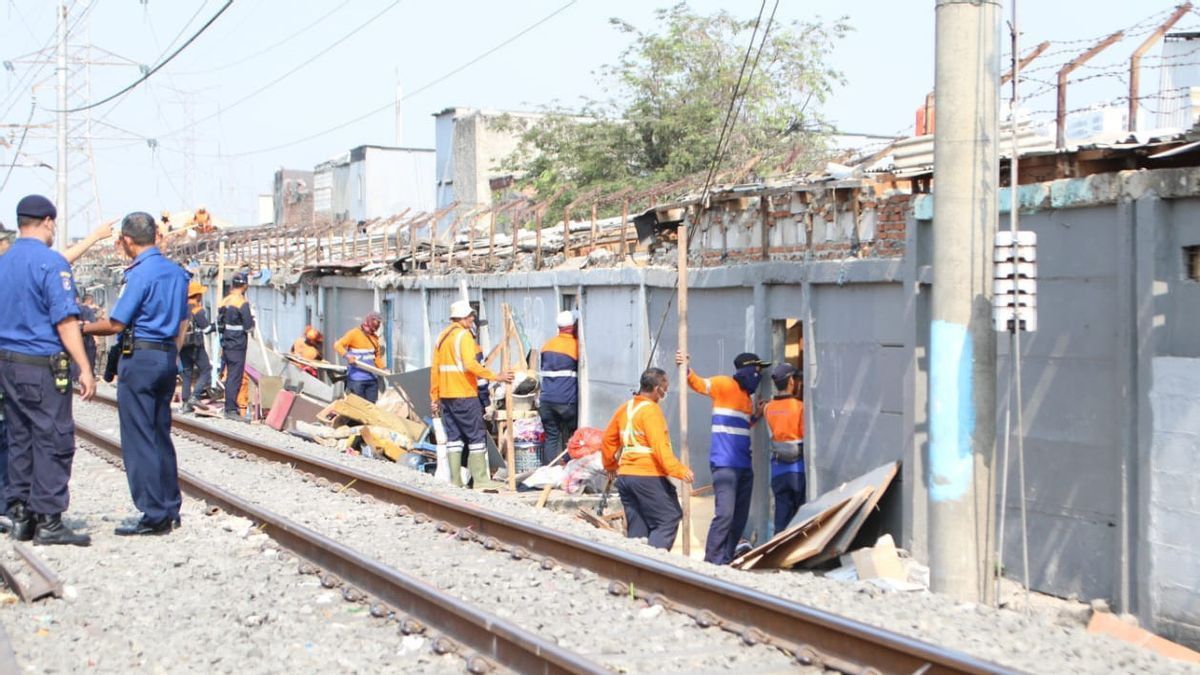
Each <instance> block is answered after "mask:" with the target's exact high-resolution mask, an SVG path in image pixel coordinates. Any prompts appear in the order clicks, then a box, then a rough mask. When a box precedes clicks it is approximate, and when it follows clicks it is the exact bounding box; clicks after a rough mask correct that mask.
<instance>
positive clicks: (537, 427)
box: [513, 417, 546, 443]
mask: <svg viewBox="0 0 1200 675" xmlns="http://www.w3.org/2000/svg"><path fill="white" fill-rule="evenodd" d="M513 440H514V441H516V442H517V443H541V442H543V441H545V440H546V430H545V429H544V428H543V427H542V418H540V417H519V418H517V419H515V420H513Z"/></svg>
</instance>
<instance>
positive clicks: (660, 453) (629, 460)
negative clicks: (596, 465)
mask: <svg viewBox="0 0 1200 675" xmlns="http://www.w3.org/2000/svg"><path fill="white" fill-rule="evenodd" d="M601 453H602V455H601V458H602V459H603V461H604V468H605V469H607V470H608V471H616V472H617V473H618V474H620V475H622V476H672V477H674V478H679V479H683V478H684V477H685V476H687V467H685V466H684V465H683V464H682V463H681V462H680V461H679V460H678V459H677V458H676V457H675V451H674V450H673V449H672V448H671V437H670V435H669V433H668V431H667V418H666V417H664V416H663V412H662V408H660V407H658V404H657V403H655V402H654V401H652V400H650V399H649V398H646V397H645V396H642V395H640V394H639V395H637V396H634V397H633V398H632V399H630V400H629V401H626V402H625V404H624V405H622V406H621V407H619V408H617V411H616V412H615V413H613V416H612V419H611V420H609V423H608V427H607V428H606V429H605V430H604V444H603V446H602V447H601ZM618 453H619V454H618Z"/></svg>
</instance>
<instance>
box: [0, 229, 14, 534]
mask: <svg viewBox="0 0 1200 675" xmlns="http://www.w3.org/2000/svg"><path fill="white" fill-rule="evenodd" d="M14 234H16V233H15V232H13V231H12V230H9V229H5V227H4V223H0V256H2V255H4V254H5V253H8V249H9V248H11V247H12V241H13V235H14ZM5 485H8V429H7V425H6V424H5V423H4V404H3V397H2V396H0V496H3V494H4V486H5ZM7 521H8V517H7V516H0V532H7V531H8V530H9V528H10V527H11V526H12V523H9V522H7Z"/></svg>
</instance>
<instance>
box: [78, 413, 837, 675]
mask: <svg viewBox="0 0 1200 675" xmlns="http://www.w3.org/2000/svg"><path fill="white" fill-rule="evenodd" d="M76 418H77V419H78V420H80V421H81V422H84V423H88V424H91V425H93V426H95V427H99V428H102V429H103V430H104V431H105V432H106V433H109V432H111V433H112V434H113V435H115V429H112V426H113V425H112V412H111V409H107V410H105V409H97V408H96V407H88V408H87V409H86V410H85V409H84V407H83V406H79V409H77V411H76ZM176 447H177V448H178V452H179V460H180V466H181V467H182V468H183V469H185V470H187V471H189V472H191V473H193V474H194V475H196V476H198V477H199V478H202V479H204V480H207V481H209V482H212V483H216V484H217V485H220V486H221V487H223V488H225V489H227V490H230V491H232V492H234V493H235V494H238V495H239V496H241V497H243V498H244V499H248V500H250V501H252V502H255V503H257V504H260V505H262V506H265V507H267V508H269V509H270V510H272V511H274V512H275V513H278V514H280V515H283V516H285V517H287V518H289V519H291V520H293V521H295V522H296V523H299V524H301V525H304V526H305V527H308V528H311V529H313V530H315V531H317V532H320V533H321V534H324V535H326V536H328V537H330V538H332V539H335V540H337V541H338V542H339V543H342V544H344V545H346V546H348V547H350V548H352V549H354V550H356V551H358V552H360V553H362V554H365V555H368V556H370V557H372V558H374V559H376V560H379V561H380V562H382V563H384V564H387V565H390V566H392V567H394V568H396V569H399V570H403V571H404V572H405V573H407V574H410V575H413V576H415V577H418V578H420V579H422V580H425V581H427V582H430V583H431V584H432V585H434V586H436V587H438V588H440V589H441V590H443V591H446V592H448V593H450V594H452V595H454V596H456V597H458V598H460V599H461V600H464V601H466V602H468V603H470V604H472V605H475V606H477V607H479V608H480V609H483V610H485V611H488V612H491V613H493V614H495V615H496V616H498V617H500V618H501V619H505V620H509V621H512V622H514V623H516V624H517V625H519V626H521V627H523V628H525V629H526V630H529V631H531V632H534V633H537V634H538V635H541V636H543V637H547V638H550V639H552V640H553V641H554V642H556V643H557V644H558V645H559V646H561V647H564V648H566V649H569V650H571V651H574V652H577V653H580V654H583V655H585V656H587V657H589V658H591V659H592V660H594V661H596V662H598V663H601V664H603V665H605V666H608V667H610V668H612V669H613V670H615V671H617V672H631V673H636V672H676V673H696V672H756V673H760V672H768V673H769V672H781V673H782V672H797V671H798V670H799V667H798V666H797V664H796V662H795V660H794V659H793V658H792V657H790V656H789V655H787V654H784V653H783V652H780V651H779V650H777V649H775V648H772V647H768V646H762V645H758V646H746V645H744V644H742V642H741V639H740V638H739V637H738V636H737V635H734V634H731V633H728V632H725V631H722V630H719V629H703V628H700V627H699V626H697V624H696V622H695V621H694V620H693V619H691V618H690V617H687V616H685V615H682V614H679V613H675V612H669V611H665V610H663V608H660V607H647V606H646V605H645V603H643V602H641V601H634V600H631V599H630V598H629V597H628V596H613V595H611V594H610V593H609V592H608V586H609V584H608V581H607V580H605V579H601V578H599V577H597V576H596V575H595V574H592V573H590V572H587V571H585V570H575V569H565V568H562V567H560V566H555V567H553V568H551V569H548V570H547V569H544V568H543V567H542V565H540V564H539V562H538V561H535V560H529V559H516V558H514V557H513V556H511V555H509V554H506V553H501V552H498V551H490V550H487V549H486V548H484V547H483V546H482V545H480V544H479V543H474V542H465V541H460V540H459V539H457V538H456V537H454V536H453V535H452V534H450V533H446V532H440V531H438V529H437V527H436V524H435V523H432V522H427V521H425V518H424V517H417V518H414V517H411V516H402V515H400V510H399V509H397V508H395V507H392V506H388V505H384V504H380V503H377V502H375V501H373V500H370V499H364V498H361V497H357V496H355V495H353V494H350V493H349V491H347V492H345V493H343V492H340V491H335V489H334V488H332V487H331V486H327V485H324V484H323V481H322V484H318V483H317V482H309V481H308V480H306V479H305V478H304V477H303V476H301V474H299V473H298V472H296V471H293V470H291V469H289V468H288V467H286V466H284V465H281V464H273V463H264V462H249V461H247V460H244V459H236V458H234V457H232V456H230V455H226V454H222V453H220V452H218V451H216V450H212V449H210V448H208V447H205V446H203V445H201V444H199V443H196V442H193V441H188V440H177V441H176ZM418 521H425V522H418ZM255 536H262V537H264V538H265V536H266V535H255ZM434 628H435V629H436V626H435V627H434ZM396 641H397V639H395V638H393V642H396ZM800 672H803V671H800ZM814 672H815V671H814Z"/></svg>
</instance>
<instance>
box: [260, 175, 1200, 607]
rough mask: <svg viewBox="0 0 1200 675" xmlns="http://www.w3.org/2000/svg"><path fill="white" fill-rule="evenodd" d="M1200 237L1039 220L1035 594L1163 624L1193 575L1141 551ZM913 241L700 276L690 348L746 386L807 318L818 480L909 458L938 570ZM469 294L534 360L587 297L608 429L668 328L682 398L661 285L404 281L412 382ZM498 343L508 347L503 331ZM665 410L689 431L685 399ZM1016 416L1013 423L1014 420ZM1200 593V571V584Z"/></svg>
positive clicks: (1151, 220) (915, 503) (1189, 339)
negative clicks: (1161, 616) (741, 358)
mask: <svg viewBox="0 0 1200 675" xmlns="http://www.w3.org/2000/svg"><path fill="white" fill-rule="evenodd" d="M1079 185H1084V184H1083V183H1082V182H1080V183H1078V184H1076V183H1070V184H1069V185H1066V186H1065V187H1061V189H1060V187H1055V188H1053V189H1050V188H1046V187H1041V186H1030V187H1031V189H1032V188H1036V189H1039V190H1043V191H1045V192H1046V193H1047V194H1049V193H1053V194H1056V195H1059V196H1058V197H1055V199H1061V200H1062V201H1063V202H1064V203H1066V202H1070V201H1071V200H1072V199H1075V200H1077V199H1079V197H1078V195H1080V194H1086V193H1087V192H1088V190H1087V189H1085V188H1086V185H1085V186H1084V188H1080V187H1079ZM1023 189H1024V188H1023ZM1095 194H1099V192H1096V193H1095ZM1063 195H1066V197H1063ZM917 204H918V208H917V213H918V215H920V214H922V213H926V212H927V211H928V209H927V208H926V207H922V206H920V200H918V202H917ZM1072 206H1074V204H1072ZM1198 223H1200V200H1198V199H1196V198H1194V197H1193V198H1188V199H1185V200H1179V199H1175V200H1160V199H1158V198H1157V197H1154V196H1151V195H1147V196H1144V197H1141V198H1139V199H1136V200H1133V201H1129V200H1128V199H1126V201H1122V202H1118V203H1116V204H1113V203H1111V202H1110V203H1107V204H1105V205H1102V206H1091V207H1085V208H1081V207H1075V208H1058V209H1054V210H1051V209H1048V208H1044V209H1043V210H1041V211H1038V212H1032V213H1029V214H1026V215H1025V216H1024V217H1023V224H1024V226H1025V227H1028V228H1030V229H1033V230H1035V231H1036V232H1037V233H1038V235H1039V266H1040V272H1041V280H1040V286H1039V303H1040V312H1039V317H1040V324H1041V325H1040V330H1039V331H1038V332H1037V333H1036V334H1033V335H1029V336H1027V337H1026V340H1025V343H1024V348H1023V365H1024V391H1023V395H1024V400H1025V402H1026V466H1027V480H1028V484H1029V492H1028V497H1027V505H1028V507H1029V510H1030V514H1029V515H1030V542H1031V544H1032V551H1031V563H1032V568H1033V570H1032V571H1033V580H1034V586H1035V588H1037V589H1039V590H1044V591H1049V592H1052V593H1056V594H1060V595H1066V594H1070V593H1076V594H1079V595H1080V596H1081V597H1085V598H1088V597H1105V598H1109V599H1112V600H1115V601H1116V602H1117V604H1118V606H1121V607H1126V608H1129V609H1134V610H1136V611H1141V612H1143V613H1145V612H1149V611H1150V610H1151V606H1150V603H1149V601H1147V600H1145V599H1144V598H1145V597H1149V595H1150V594H1151V590H1150V587H1149V584H1148V582H1146V581H1145V579H1146V578H1147V576H1148V574H1149V573H1150V571H1151V570H1153V571H1154V573H1155V574H1157V575H1159V577H1158V578H1157V579H1158V580H1157V581H1156V582H1155V584H1156V585H1155V586H1154V589H1158V590H1154V591H1153V592H1154V593H1158V592H1161V589H1163V588H1169V586H1170V580H1171V579H1175V578H1177V577H1179V573H1178V571H1177V570H1174V569H1172V568H1171V567H1169V566H1166V565H1165V563H1164V562H1163V561H1161V560H1159V561H1157V562H1156V561H1155V559H1154V555H1156V554H1154V553H1152V552H1150V551H1147V550H1146V548H1147V547H1145V546H1143V544H1144V543H1145V541H1146V537H1147V536H1148V535H1147V531H1148V529H1149V528H1150V527H1151V524H1150V522H1149V517H1148V515H1147V514H1148V512H1149V511H1150V508H1151V507H1150V490H1151V489H1152V488H1151V482H1150V481H1149V479H1148V477H1147V476H1148V474H1149V472H1150V469H1148V468H1146V467H1149V466H1150V458H1151V455H1150V447H1151V443H1152V438H1153V434H1155V433H1157V432H1158V427H1156V426H1155V425H1156V424H1157V422H1156V421H1155V420H1154V419H1153V414H1152V411H1151V409H1150V404H1149V401H1150V394H1151V387H1152V381H1151V378H1150V375H1149V373H1150V359H1151V358H1152V357H1153V356H1154V355H1155V354H1165V355H1166V354H1169V355H1172V356H1183V357H1196V356H1198V355H1200V322H1198V321H1196V319H1195V316H1196V315H1197V314H1198V312H1200V284H1197V283H1196V282H1193V281H1188V280H1186V279H1185V278H1184V271H1183V263H1182V260H1183V258H1182V247H1184V246H1190V245H1200V224H1198ZM908 237H909V238H908V242H907V243H908V250H909V251H911V252H913V255H911V256H910V257H908V258H906V259H905V260H903V261H897V260H870V259H866V260H857V259H847V260H845V261H831V262H812V263H767V264H760V265H738V266H732V267H728V268H723V269H714V268H708V269H706V270H702V271H700V272H699V273H698V274H697V276H696V277H695V278H694V280H693V283H692V292H691V296H690V304H691V307H690V328H691V331H690V336H691V351H692V355H693V359H694V361H693V365H694V366H695V367H696V369H697V370H698V371H699V372H701V373H702V374H704V375H709V374H714V373H728V372H729V371H730V363H729V361H730V360H731V359H732V357H733V355H735V354H736V353H738V352H739V351H742V350H745V349H748V348H749V349H752V350H754V351H761V347H760V348H759V349H753V348H754V346H755V345H761V344H762V341H761V337H762V336H760V335H754V334H752V332H751V331H748V330H747V328H748V326H747V324H748V322H751V323H756V324H758V325H757V327H758V328H759V329H760V330H767V325H766V324H767V323H768V322H769V321H770V320H782V319H787V318H794V319H801V320H803V321H805V323H804V338H805V341H806V342H805V349H806V351H807V352H808V354H809V358H810V359H812V360H813V361H814V362H815V365H816V368H815V370H810V371H809V372H808V382H807V383H808V385H809V387H810V391H809V392H808V395H809V399H808V400H809V408H810V410H811V418H810V424H809V428H808V433H809V438H810V441H811V445H812V446H813V447H814V448H816V452H817V454H816V456H815V461H814V462H813V464H812V469H811V470H812V472H813V473H814V476H813V480H814V481H815V482H816V483H818V484H819V485H820V487H821V489H828V488H829V487H832V486H833V485H834V484H836V483H837V482H839V481H841V480H845V479H849V478H852V477H854V476H855V475H857V474H859V473H860V472H862V471H865V470H867V469H870V468H873V467H875V466H877V465H879V464H881V463H883V462H885V461H888V460H893V459H897V458H900V459H903V460H904V462H905V470H904V473H903V474H902V476H903V484H902V486H901V491H900V492H898V494H903V496H904V504H903V506H902V508H901V509H894V510H893V511H892V512H891V513H888V514H885V520H886V521H887V522H888V523H889V524H890V526H891V529H892V530H893V531H894V532H896V533H898V534H899V535H900V539H901V541H902V542H903V544H904V545H905V546H907V547H910V548H911V549H912V550H913V551H914V554H915V555H916V556H917V557H918V558H923V557H924V517H923V513H924V506H923V505H924V500H925V493H924V482H925V476H924V473H923V468H922V467H923V462H922V453H923V452H924V443H925V424H926V421H927V414H926V411H925V406H926V397H925V392H924V387H926V386H927V379H926V377H925V368H926V363H925V359H926V358H927V345H928V335H927V333H928V315H927V300H928V290H929V287H928V280H929V279H930V270H929V269H928V258H927V256H926V255H925V254H923V253H922V252H923V251H927V250H928V245H929V224H928V221H922V220H910V221H909V234H908ZM322 283H323V284H328V285H334V284H343V285H352V284H355V283H358V284H361V282H357V281H353V280H329V279H327V280H322ZM462 283H466V285H467V286H468V287H469V288H470V292H471V294H472V295H471V297H472V298H473V299H482V301H483V303H482V304H483V314H484V315H485V316H487V317H488V318H490V319H491V320H492V321H494V322H495V321H497V320H498V318H499V307H500V303H502V302H509V303H511V304H512V305H513V307H514V310H515V311H516V312H517V313H518V314H519V315H520V316H521V317H522V320H523V322H524V324H525V328H526V330H527V333H528V335H529V338H530V340H531V342H532V343H534V344H535V345H537V344H540V342H541V341H542V340H544V339H545V338H546V337H547V336H548V335H549V334H550V333H551V332H553V317H554V313H555V311H556V310H557V309H558V306H559V298H558V296H557V294H556V292H555V289H556V288H559V287H561V288H562V289H564V290H567V289H570V290H575V289H576V288H577V287H582V295H581V298H580V300H581V302H582V312H583V332H584V334H585V341H586V345H587V354H586V361H587V363H588V364H589V368H588V373H587V378H586V380H587V382H588V383H589V385H588V386H589V389H588V392H587V395H588V397H589V398H590V400H591V406H590V408H591V411H592V419H591V422H592V424H594V425H596V426H602V425H603V424H604V423H605V422H606V421H607V419H608V417H609V416H610V415H611V413H612V411H613V410H614V409H615V408H616V406H617V405H619V404H620V403H621V402H622V401H624V400H625V399H626V397H627V396H628V395H629V393H630V391H631V390H632V389H633V388H634V387H635V386H636V380H637V376H638V374H639V373H640V371H641V370H642V369H643V368H644V366H645V364H646V358H647V356H648V353H649V345H650V341H651V340H652V339H653V337H654V335H655V334H656V333H657V331H658V329H659V326H660V321H661V320H662V317H663V315H664V313H665V314H666V322H665V324H662V326H663V330H662V334H661V343H660V345H659V349H658V352H657V354H656V356H655V358H654V360H653V363H654V364H655V365H659V366H660V367H664V368H666V369H667V370H668V372H671V373H672V387H679V386H682V383H679V382H675V381H674V371H673V368H672V358H671V357H672V354H673V352H674V350H675V345H676V343H677V338H676V316H675V302H674V301H673V300H672V295H673V292H672V287H673V284H674V274H673V272H670V271H665V270H655V269H632V268H626V269H616V270H585V271H556V272H553V273H534V274H526V275H485V276H472V277H463V278H455V279H444V278H427V279H420V280H413V281H409V282H406V288H405V289H403V290H397V291H390V292H389V293H390V294H391V296H392V297H394V298H398V300H397V301H396V304H395V307H396V308H397V309H396V311H397V313H398V314H399V315H400V316H399V317H398V319H397V321H398V325H399V329H398V331H399V336H400V341H401V343H402V345H401V352H402V353H403V354H404V355H405V356H404V357H403V359H402V360H403V362H404V364H405V365H406V366H407V367H423V366H425V365H428V359H429V355H430V349H429V346H428V340H429V333H430V332H432V334H433V335H436V333H437V332H438V331H439V330H440V329H441V327H442V326H444V325H445V321H446V317H447V316H448V312H449V304H450V302H451V301H453V300H455V299H457V298H458V297H459V294H460V290H459V288H460V285H461V284H462ZM764 285H765V286H764ZM422 288H424V290H422ZM327 301H328V302H327V307H328V309H327V312H326V314H327V320H328V321H329V322H330V323H331V324H332V323H337V324H338V325H339V326H340V327H342V328H343V329H344V328H345V327H347V326H348V325H350V324H348V323H347V321H348V319H347V318H346V317H350V316H354V315H357V316H361V312H362V311H365V310H366V309H367V308H369V305H370V301H371V292H370V291H369V290H363V289H362V288H361V287H360V288H357V289H350V288H343V289H341V290H340V291H339V292H338V298H337V299H336V300H334V299H332V298H331V297H330V296H327ZM264 304H265V301H264ZM756 305H762V306H756ZM668 306H669V307H670V309H668ZM302 310H303V307H302V306H300V303H296V304H292V303H289V302H283V303H282V304H280V305H278V306H277V307H275V308H274V309H273V310H272V311H273V312H274V314H275V316H276V320H278V321H281V322H282V321H288V320H290V319H288V318H287V315H288V314H290V313H292V312H302ZM493 328H498V325H497V326H494V327H493ZM491 338H492V340H491V342H492V343H494V342H495V340H496V339H497V338H498V334H495V333H493V334H492V336H491ZM768 343H769V341H768ZM1000 343H1001V348H1000V354H999V359H1000V363H999V365H1000V372H1001V377H1000V378H999V383H998V386H999V399H1000V400H1001V401H1003V400H1004V389H1005V387H1006V385H1007V379H1006V375H1005V373H1006V372H1007V366H1008V354H1007V349H1006V347H1005V346H1004V343H1005V341H1004V340H1003V339H1002V340H1000ZM1197 386H1198V387H1200V383H1197ZM665 407H666V408H667V412H668V418H669V419H670V418H672V417H673V412H674V408H675V397H674V396H671V397H669V398H668V400H667V403H666V406H665ZM690 409H691V411H692V413H691V415H690V417H689V429H690V430H691V433H690V437H689V445H690V447H691V450H692V458H693V463H694V465H695V468H696V470H697V478H698V481H697V482H698V484H704V483H705V482H707V480H708V478H707V466H706V465H707V462H706V461H705V459H706V457H707V454H706V449H707V447H708V430H707V427H708V403H707V401H705V400H704V399H701V398H698V397H697V398H695V399H694V400H693V402H692V403H691V405H690ZM1003 412H1004V409H1003V407H1001V409H1000V411H999V413H1000V420H1001V422H1003ZM1167 431H1168V432H1169V429H1168V430H1167ZM1195 455H1196V456H1197V457H1200V452H1196V453H1195ZM1178 469H1179V467H1178V466H1173V467H1172V469H1171V470H1172V471H1177V470H1178ZM1156 470H1158V469H1156ZM1164 470H1165V469H1164ZM1139 472H1140V473H1139ZM1010 495H1011V496H1010V499H1009V503H1008V513H1007V516H1008V522H1009V528H1010V529H1009V531H1008V533H1007V542H1008V545H1007V547H1006V551H1005V562H1006V564H1007V570H1008V572H1009V573H1010V574H1019V573H1020V565H1019V562H1018V561H1019V557H1018V554H1019V548H1018V547H1019V537H1018V536H1017V530H1016V529H1015V528H1016V527H1017V526H1018V521H1017V511H1016V506H1017V505H1018V501H1017V497H1016V494H1015V483H1014V484H1013V487H1012V489H1011V490H1010ZM1198 524H1200V523H1198ZM1185 572H1186V570H1185ZM1163 575H1165V576H1163ZM1193 580H1194V574H1193V575H1192V579H1191V580H1189V582H1188V583H1190V582H1191V581H1193ZM1139 603H1140V604H1139ZM1162 604H1163V606H1175V605H1172V604H1171V603H1162ZM1175 604H1176V605H1177V604H1178V603H1175Z"/></svg>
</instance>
